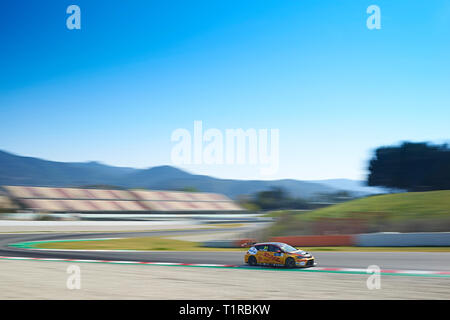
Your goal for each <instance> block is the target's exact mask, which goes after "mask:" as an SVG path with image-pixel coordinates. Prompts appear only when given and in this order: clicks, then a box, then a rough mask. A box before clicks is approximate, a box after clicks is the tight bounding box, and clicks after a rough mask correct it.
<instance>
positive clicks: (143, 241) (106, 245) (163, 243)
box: [32, 237, 450, 253]
mask: <svg viewBox="0 0 450 320" xmlns="http://www.w3.org/2000/svg"><path fill="white" fill-rule="evenodd" d="M32 247H35V248H45V249H81V250H149V251H153V250H155V251H238V252H239V251H240V252H242V253H244V252H245V251H246V250H247V249H246V248H224V249H222V248H204V247H200V244H199V243H197V242H191V241H182V240H173V239H164V238H160V237H142V238H126V239H111V240H92V241H85V240H83V241H67V240H64V241H57V242H51V241H49V242H42V243H37V244H32ZM301 249H303V250H306V251H310V252H318V251H346V252H352V251H354V252H450V247H302V248H301Z"/></svg>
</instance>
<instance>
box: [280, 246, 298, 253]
mask: <svg viewBox="0 0 450 320" xmlns="http://www.w3.org/2000/svg"><path fill="white" fill-rule="evenodd" d="M280 248H281V249H283V251H285V252H294V251H298V249H297V248H294V247H291V246H290V245H288V244H283V245H281V246H280Z"/></svg>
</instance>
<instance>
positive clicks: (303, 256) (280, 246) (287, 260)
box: [244, 242, 317, 268]
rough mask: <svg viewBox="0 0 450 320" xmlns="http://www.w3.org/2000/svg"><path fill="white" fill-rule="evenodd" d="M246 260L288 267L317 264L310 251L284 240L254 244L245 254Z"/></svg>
mask: <svg viewBox="0 0 450 320" xmlns="http://www.w3.org/2000/svg"><path fill="white" fill-rule="evenodd" d="M244 262H245V263H248V264H249V265H250V266H256V265H271V266H285V267H287V268H294V267H303V268H307V267H313V266H315V265H317V263H316V262H315V260H314V257H313V256H312V255H311V254H310V253H308V252H306V251H303V250H300V249H297V248H294V247H292V246H290V245H288V244H286V243H282V242H264V243H255V244H253V245H252V247H251V248H250V249H248V251H247V253H246V254H245V258H244Z"/></svg>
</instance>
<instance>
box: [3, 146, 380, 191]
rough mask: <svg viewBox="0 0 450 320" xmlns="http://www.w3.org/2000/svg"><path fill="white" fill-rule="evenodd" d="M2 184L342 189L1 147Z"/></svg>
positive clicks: (199, 188)
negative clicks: (54, 157)
mask: <svg viewBox="0 0 450 320" xmlns="http://www.w3.org/2000/svg"><path fill="white" fill-rule="evenodd" d="M350 181H353V180H350ZM0 185H23V186H47V187H79V186H87V185H111V186H118V187H123V188H147V189H159V190H180V189H183V188H196V189H198V190H199V191H203V192H216V193H222V194H225V195H227V196H229V197H231V198H237V197H239V196H240V195H245V194H247V195H249V194H254V193H256V192H259V191H264V190H268V189H269V188H271V187H281V188H284V189H285V190H286V191H287V192H288V193H289V194H290V195H291V196H293V197H301V198H310V197H313V196H314V195H315V194H319V193H332V192H336V191H338V190H339V188H335V187H332V186H330V185H326V184H322V183H318V182H316V181H302V180H295V179H281V180H269V181H268V180H234V179H219V178H215V177H211V176H207V175H197V174H192V173H189V172H187V171H184V170H181V169H179V168H176V167H172V166H169V165H163V166H156V167H151V168H147V169H135V168H130V167H115V166H111V165H106V164H103V163H100V162H96V161H89V162H57V161H51V160H44V159H40V158H34V157H24V156H19V155H15V154H12V153H9V152H5V151H2V150H0ZM348 191H351V192H353V191H354V192H355V194H358V195H363V194H369V193H370V192H369V193H368V192H365V193H364V192H362V193H361V190H348ZM374 193H375V192H374Z"/></svg>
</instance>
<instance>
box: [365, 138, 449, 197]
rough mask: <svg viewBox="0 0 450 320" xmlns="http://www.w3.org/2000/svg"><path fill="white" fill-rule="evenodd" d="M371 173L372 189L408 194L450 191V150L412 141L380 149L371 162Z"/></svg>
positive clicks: (370, 182) (368, 182)
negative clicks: (398, 191) (405, 192)
mask: <svg viewBox="0 0 450 320" xmlns="http://www.w3.org/2000/svg"><path fill="white" fill-rule="evenodd" d="M369 172H370V173H369V176H368V179H367V184H368V185H369V186H383V187H387V188H395V189H405V190H408V191H430V190H445V189H450V148H449V147H448V145H447V144H443V145H431V144H429V143H412V142H404V143H403V144H401V145H400V146H392V147H380V148H378V149H377V150H376V151H375V155H374V157H373V158H372V159H371V160H370V163H369Z"/></svg>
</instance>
